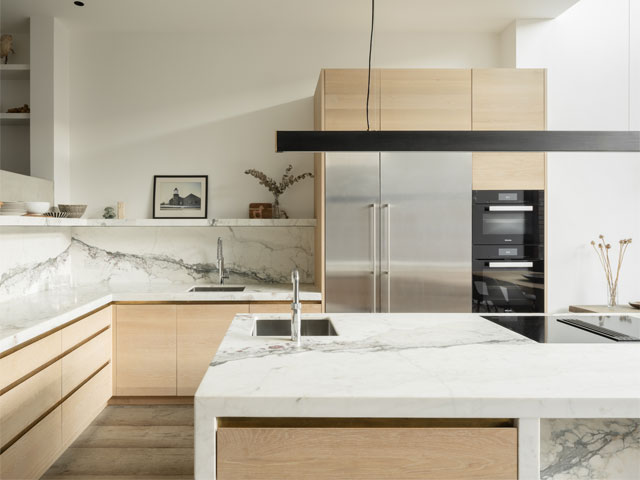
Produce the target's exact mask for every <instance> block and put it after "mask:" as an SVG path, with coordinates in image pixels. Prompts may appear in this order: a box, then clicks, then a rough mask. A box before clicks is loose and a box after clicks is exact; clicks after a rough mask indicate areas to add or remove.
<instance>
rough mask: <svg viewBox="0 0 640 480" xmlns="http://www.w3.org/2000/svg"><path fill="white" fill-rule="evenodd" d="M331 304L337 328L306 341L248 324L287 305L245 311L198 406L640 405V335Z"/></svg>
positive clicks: (565, 411) (347, 413) (443, 408)
mask: <svg viewBox="0 0 640 480" xmlns="http://www.w3.org/2000/svg"><path fill="white" fill-rule="evenodd" d="M310 316H311V317H314V315H310ZM328 316H329V317H330V318H331V320H332V322H333V324H334V325H335V328H336V330H337V331H338V333H339V335H338V336H335V337H305V338H303V345H302V346H301V347H299V348H298V347H296V346H295V345H293V344H292V342H291V341H290V340H288V339H287V338H284V337H252V336H251V335H250V333H251V331H252V328H253V324H254V321H255V319H256V317H258V318H269V317H271V318H277V317H278V316H277V315H272V316H266V315H258V316H254V315H238V316H236V318H235V319H234V321H233V323H232V324H231V327H230V329H229V331H228V332H227V335H226V337H225V339H224V340H223V342H222V344H221V346H220V349H219V350H218V353H217V355H216V356H215V358H214V360H213V362H212V363H211V366H210V367H209V369H208V371H207V374H206V375H205V377H204V379H203V381H202V383H201V385H200V388H199V389H198V391H197V393H196V417H197V418H198V417H199V416H200V415H203V416H205V417H207V418H209V417H236V416H237V417H242V416H250V417H262V416H264V417H414V418H416V417H418V418H424V417H435V418H450V417H468V418H473V417H476V418H477V417H485V418H606V417H608V418H638V417H640V369H639V368H638V365H640V346H639V345H637V344H622V343H619V344H588V345H587V344H538V343H535V342H533V341H531V340H529V339H527V338H525V337H522V336H520V335H518V334H516V333H513V332H511V331H510V330H507V329H504V328H502V327H500V326H498V325H495V324H493V323H492V322H489V321H487V320H485V319H483V318H481V317H480V315H475V314H329V315H328ZM303 318H304V316H303Z"/></svg>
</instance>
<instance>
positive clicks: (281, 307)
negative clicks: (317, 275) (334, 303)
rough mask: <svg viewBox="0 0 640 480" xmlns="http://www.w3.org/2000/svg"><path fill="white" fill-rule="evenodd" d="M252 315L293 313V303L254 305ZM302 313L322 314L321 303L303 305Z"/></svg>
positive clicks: (251, 309) (251, 306)
mask: <svg viewBox="0 0 640 480" xmlns="http://www.w3.org/2000/svg"><path fill="white" fill-rule="evenodd" d="M249 311H250V313H291V302H268V303H252V304H251V305H250V307H249ZM302 313H322V304H320V303H304V302H303V303H302Z"/></svg>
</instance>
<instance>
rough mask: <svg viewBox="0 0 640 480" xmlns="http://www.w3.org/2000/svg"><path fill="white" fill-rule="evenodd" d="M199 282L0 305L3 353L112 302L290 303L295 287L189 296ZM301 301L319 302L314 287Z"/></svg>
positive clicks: (92, 289)
mask: <svg viewBox="0 0 640 480" xmlns="http://www.w3.org/2000/svg"><path fill="white" fill-rule="evenodd" d="M193 285H194V284H189V285H186V284H151V283H144V284H115V285H114V284H106V283H105V284H97V285H90V286H83V287H61V288H57V289H53V290H48V291H44V292H40V293H34V294H30V295H25V296H23V297H19V298H16V299H13V300H10V301H6V302H1V303H0V353H2V352H4V351H6V350H9V349H11V348H13V347H15V346H18V345H20V344H22V343H24V342H27V341H29V340H31V339H33V338H35V337H37V336H39V335H42V334H43V333H46V332H48V331H50V330H53V329H54V328H57V327H59V326H60V325H64V324H65V323H67V322H69V321H71V320H73V319H75V318H77V317H80V316H82V315H85V314H87V313H89V312H91V311H92V310H95V309H97V308H100V307H102V306H104V305H107V304H108V303H110V302H135V301H141V302H155V301H157V302H161V301H162V302H186V301H192V302H193V301H195V302H251V301H291V299H292V290H291V286H290V285H274V284H270V285H246V288H245V290H244V291H243V292H198V293H192V292H187V290H188V289H189V288H191V287H192V286H193ZM300 298H301V300H302V301H320V300H321V294H320V292H319V291H318V289H317V288H316V287H315V286H313V285H301V291H300Z"/></svg>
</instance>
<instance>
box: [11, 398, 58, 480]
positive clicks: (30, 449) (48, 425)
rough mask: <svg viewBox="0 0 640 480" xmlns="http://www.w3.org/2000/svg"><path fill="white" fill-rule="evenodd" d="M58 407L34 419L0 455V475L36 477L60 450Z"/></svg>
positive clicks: (54, 458)
mask: <svg viewBox="0 0 640 480" xmlns="http://www.w3.org/2000/svg"><path fill="white" fill-rule="evenodd" d="M61 410H62V409H61V407H57V408H55V409H54V410H53V411H52V412H51V413H49V414H48V415H47V416H46V417H44V418H43V419H42V420H41V421H40V422H38V423H37V424H36V425H35V426H34V427H33V428H32V429H31V430H29V431H28V432H27V433H26V434H24V435H23V436H22V437H20V439H19V440H18V441H17V442H16V443H14V444H13V445H11V446H10V447H9V448H8V449H7V450H6V451H5V452H3V453H2V455H0V478H2V479H7V480H8V479H37V478H40V477H41V476H42V474H43V473H44V472H46V471H47V468H49V466H50V465H51V464H52V463H53V462H54V461H55V460H56V458H58V455H60V452H61V451H62V428H61V426H62V413H61Z"/></svg>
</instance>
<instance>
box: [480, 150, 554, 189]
mask: <svg viewBox="0 0 640 480" xmlns="http://www.w3.org/2000/svg"><path fill="white" fill-rule="evenodd" d="M545 178H546V162H545V154H544V153H538V152H476V153H474V154H473V189H474V190H502V189H505V188H507V189H510V190H544V189H545Z"/></svg>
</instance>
